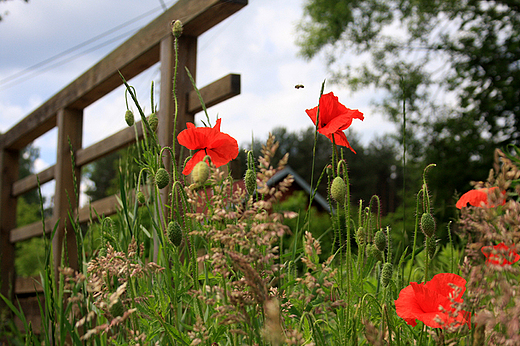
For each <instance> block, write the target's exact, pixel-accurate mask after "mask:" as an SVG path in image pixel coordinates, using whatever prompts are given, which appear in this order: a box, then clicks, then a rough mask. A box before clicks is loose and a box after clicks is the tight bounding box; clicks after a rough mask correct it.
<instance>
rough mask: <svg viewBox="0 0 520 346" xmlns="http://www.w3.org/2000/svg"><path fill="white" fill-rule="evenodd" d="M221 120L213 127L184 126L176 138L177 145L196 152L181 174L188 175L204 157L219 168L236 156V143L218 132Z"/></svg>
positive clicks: (189, 124)
mask: <svg viewBox="0 0 520 346" xmlns="http://www.w3.org/2000/svg"><path fill="white" fill-rule="evenodd" d="M220 122H221V119H217V123H216V124H215V126H214V127H195V125H193V124H192V123H187V124H186V127H187V128H186V129H185V130H183V131H181V133H179V135H178V136H177V140H178V141H179V144H181V145H183V146H185V147H186V148H188V149H190V150H198V151H197V152H196V153H195V154H194V155H193V157H192V158H191V159H190V160H189V161H188V162H187V163H186V167H184V170H183V171H182V174H184V175H188V174H190V173H191V171H192V170H193V167H195V165H196V164H197V163H199V162H200V161H202V160H203V159H204V157H205V156H206V155H208V156H209V157H210V158H211V162H212V163H213V164H214V165H215V166H216V167H220V166H223V165H225V164H227V163H228V162H229V161H231V160H233V159H234V158H236V157H237V156H238V143H237V141H236V140H235V139H234V138H233V137H231V136H230V135H228V134H226V133H222V132H220Z"/></svg>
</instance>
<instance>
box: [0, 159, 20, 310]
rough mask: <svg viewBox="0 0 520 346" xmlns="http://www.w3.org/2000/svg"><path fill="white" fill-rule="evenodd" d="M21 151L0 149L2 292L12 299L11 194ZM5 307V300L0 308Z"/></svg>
mask: <svg viewBox="0 0 520 346" xmlns="http://www.w3.org/2000/svg"><path fill="white" fill-rule="evenodd" d="M19 158H20V152H19V151H17V150H5V149H4V150H0V206H1V207H0V273H1V274H2V275H1V277H2V280H1V282H0V285H1V286H0V293H1V294H2V295H3V296H4V297H7V298H8V299H12V298H13V297H12V290H11V289H10V288H11V286H12V285H14V255H15V250H14V244H12V243H11V242H10V241H9V235H10V233H9V232H10V230H11V229H13V228H15V227H16V198H14V197H13V196H12V195H11V186H12V184H13V182H14V181H16V179H18V165H19ZM3 307H5V303H4V302H3V300H2V301H1V302H0V308H3Z"/></svg>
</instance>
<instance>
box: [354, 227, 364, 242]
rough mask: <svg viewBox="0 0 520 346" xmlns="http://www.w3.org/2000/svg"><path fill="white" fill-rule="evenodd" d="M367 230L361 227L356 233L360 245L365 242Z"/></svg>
mask: <svg viewBox="0 0 520 346" xmlns="http://www.w3.org/2000/svg"><path fill="white" fill-rule="evenodd" d="M365 237H366V232H365V228H364V227H359V228H358V230H357V233H356V240H357V243H358V245H359V246H363V245H364V244H365Z"/></svg>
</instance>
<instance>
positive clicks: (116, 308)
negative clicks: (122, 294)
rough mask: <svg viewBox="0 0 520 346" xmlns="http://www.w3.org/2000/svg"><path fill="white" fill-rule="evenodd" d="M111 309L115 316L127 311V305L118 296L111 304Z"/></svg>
mask: <svg viewBox="0 0 520 346" xmlns="http://www.w3.org/2000/svg"><path fill="white" fill-rule="evenodd" d="M109 311H110V314H111V315H112V316H113V317H119V316H123V314H124V313H125V307H124V306H123V302H121V299H119V298H118V299H117V301H116V302H114V303H113V304H112V306H110V308H109Z"/></svg>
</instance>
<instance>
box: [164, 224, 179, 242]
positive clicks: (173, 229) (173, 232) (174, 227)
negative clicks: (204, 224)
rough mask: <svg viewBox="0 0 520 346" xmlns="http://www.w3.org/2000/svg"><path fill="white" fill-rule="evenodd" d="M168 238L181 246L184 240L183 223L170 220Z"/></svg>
mask: <svg viewBox="0 0 520 346" xmlns="http://www.w3.org/2000/svg"><path fill="white" fill-rule="evenodd" d="M167 234H168V239H170V241H171V242H172V244H173V245H175V246H179V245H181V242H182V229H181V225H179V223H178V222H177V221H170V223H169V224H168V230H167Z"/></svg>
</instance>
